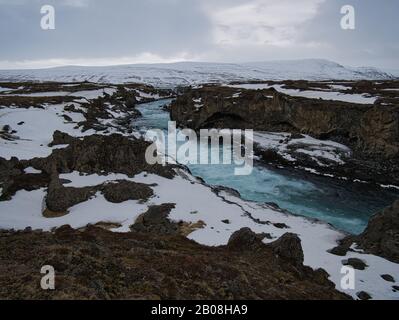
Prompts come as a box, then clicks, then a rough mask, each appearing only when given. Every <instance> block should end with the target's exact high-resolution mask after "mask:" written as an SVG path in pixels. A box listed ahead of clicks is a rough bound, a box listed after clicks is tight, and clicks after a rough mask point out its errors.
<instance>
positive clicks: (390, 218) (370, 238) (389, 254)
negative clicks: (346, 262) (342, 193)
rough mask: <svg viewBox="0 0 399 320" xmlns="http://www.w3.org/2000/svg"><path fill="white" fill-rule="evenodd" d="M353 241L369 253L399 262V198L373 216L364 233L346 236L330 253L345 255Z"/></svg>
mask: <svg viewBox="0 0 399 320" xmlns="http://www.w3.org/2000/svg"><path fill="white" fill-rule="evenodd" d="M353 243H356V244H357V245H358V246H359V248H361V249H363V250H364V251H365V252H367V253H370V254H375V255H377V256H381V257H383V258H386V259H388V260H390V261H392V262H395V263H399V200H397V201H395V202H394V203H393V204H392V205H391V206H389V207H387V208H385V209H384V210H382V211H380V212H378V213H377V214H375V215H374V216H372V217H371V218H370V220H369V223H368V225H367V228H366V229H365V230H364V231H363V233H361V234H360V235H358V236H348V237H346V238H344V239H343V240H341V241H340V244H339V245H338V246H337V247H335V248H334V249H332V250H330V253H333V254H338V255H345V254H346V252H347V251H348V250H350V249H349V248H350V246H351V245H352V244H353Z"/></svg>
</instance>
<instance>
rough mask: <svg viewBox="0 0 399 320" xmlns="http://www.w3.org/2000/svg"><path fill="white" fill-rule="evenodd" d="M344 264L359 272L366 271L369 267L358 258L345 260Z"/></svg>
mask: <svg viewBox="0 0 399 320" xmlns="http://www.w3.org/2000/svg"><path fill="white" fill-rule="evenodd" d="M342 264H343V265H344V266H351V267H353V268H354V269H357V270H364V269H366V268H367V267H368V266H367V264H366V263H365V262H364V261H363V260H360V259H358V258H349V259H348V260H343V261H342Z"/></svg>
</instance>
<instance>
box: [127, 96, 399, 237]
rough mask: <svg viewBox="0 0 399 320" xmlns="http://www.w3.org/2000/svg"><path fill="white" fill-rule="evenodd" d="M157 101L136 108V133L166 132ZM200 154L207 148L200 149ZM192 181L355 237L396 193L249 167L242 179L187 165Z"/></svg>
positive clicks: (222, 168)
mask: <svg viewBox="0 0 399 320" xmlns="http://www.w3.org/2000/svg"><path fill="white" fill-rule="evenodd" d="M167 103H170V100H160V101H155V102H151V103H146V104H142V105H140V106H138V108H137V109H138V110H139V111H140V112H141V113H142V117H141V118H139V119H137V120H136V121H135V123H134V124H135V126H136V127H137V128H139V129H140V130H142V131H144V130H146V129H154V128H157V129H163V130H167V126H168V121H169V113H168V112H166V111H164V110H163V109H162V106H164V105H165V104H167ZM200 148H210V147H208V145H200ZM188 167H189V168H190V170H191V172H192V173H193V174H194V175H195V176H199V177H201V178H202V179H204V181H205V182H207V183H208V184H212V185H222V186H226V187H230V188H233V189H236V190H237V191H239V192H240V194H241V196H242V197H243V198H244V199H247V200H253V201H258V202H274V203H276V204H278V205H279V206H280V207H281V208H283V209H287V210H289V211H291V212H293V213H295V214H299V215H303V216H307V217H312V218H317V219H320V220H323V221H326V222H328V223H331V224H332V225H333V226H335V227H336V228H337V229H340V230H343V231H346V232H349V233H354V234H357V233H360V232H362V231H363V230H364V228H365V227H366V225H367V221H368V219H369V218H370V216H371V215H372V214H373V213H375V212H377V211H378V210H380V209H382V208H384V207H385V206H387V205H389V204H391V203H392V202H393V201H394V200H395V199H397V198H398V197H399V192H397V191H393V190H388V189H382V188H377V187H371V186H369V185H368V184H363V183H350V182H347V181H340V180H337V179H330V178H325V177H318V176H314V175H311V174H306V173H304V172H298V171H295V170H290V169H280V170H275V169H269V168H267V167H264V166H255V167H254V169H253V171H252V174H250V175H248V176H236V175H234V168H235V167H234V165H223V164H220V165H188Z"/></svg>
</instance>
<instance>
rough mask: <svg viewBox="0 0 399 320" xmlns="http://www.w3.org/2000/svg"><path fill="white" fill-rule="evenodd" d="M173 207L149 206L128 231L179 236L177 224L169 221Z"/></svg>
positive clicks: (165, 205) (165, 204)
mask: <svg viewBox="0 0 399 320" xmlns="http://www.w3.org/2000/svg"><path fill="white" fill-rule="evenodd" d="M174 207H175V204H173V203H164V204H161V205H159V206H150V207H148V210H147V211H146V212H144V213H143V214H142V215H140V216H139V217H138V218H137V219H136V221H135V223H134V224H133V225H131V226H130V230H132V231H136V232H151V233H158V234H179V226H178V224H176V223H174V222H172V221H170V220H169V218H168V216H169V213H170V211H171V210H172V209H173V208H174Z"/></svg>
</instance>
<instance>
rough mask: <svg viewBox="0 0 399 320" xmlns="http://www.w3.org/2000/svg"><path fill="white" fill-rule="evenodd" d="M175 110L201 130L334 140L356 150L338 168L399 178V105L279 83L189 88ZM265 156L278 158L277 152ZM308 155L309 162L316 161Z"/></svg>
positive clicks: (374, 177)
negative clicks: (310, 93)
mask: <svg viewBox="0 0 399 320" xmlns="http://www.w3.org/2000/svg"><path fill="white" fill-rule="evenodd" d="M170 110H171V111H170V114H171V118H172V120H174V121H177V123H178V125H179V126H182V127H188V128H193V129H196V130H198V129H200V128H239V129H246V128H248V129H253V130H259V131H283V132H291V133H293V134H297V133H304V134H309V135H311V136H313V137H315V138H319V139H330V140H334V141H337V142H340V143H343V144H345V145H348V146H349V147H350V148H351V149H352V150H353V155H352V156H353V158H352V159H351V160H350V161H348V163H347V165H344V166H341V168H340V169H338V172H339V171H340V172H342V175H344V176H346V175H352V176H354V178H357V179H361V180H366V181H369V180H370V181H373V182H374V181H375V182H378V183H382V184H399V105H381V104H378V105H377V104H375V105H370V104H369V105H367V104H355V103H348V102H341V101H332V100H321V99H308V98H303V97H293V96H288V95H285V94H283V93H279V92H277V91H276V90H274V89H273V88H270V89H264V90H245V89H237V88H232V87H224V86H203V87H201V88H196V89H189V90H187V91H186V92H185V93H184V94H183V95H182V96H179V97H178V98H177V99H176V100H175V101H174V102H173V103H172V105H171V107H170ZM261 154H263V153H262V152H261ZM265 157H266V158H268V159H270V158H275V156H274V155H271V154H265ZM278 160H281V161H279V162H284V161H283V160H282V159H277V161H278ZM298 160H300V159H298ZM304 161H305V162H304V164H305V166H307V167H314V164H309V163H307V161H306V159H304ZM302 165H303V163H302ZM336 167H339V166H336ZM333 169H334V170H332V171H335V172H337V170H336V168H333ZM326 173H329V174H331V172H326ZM368 176H369V179H368V178H367V177H368Z"/></svg>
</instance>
